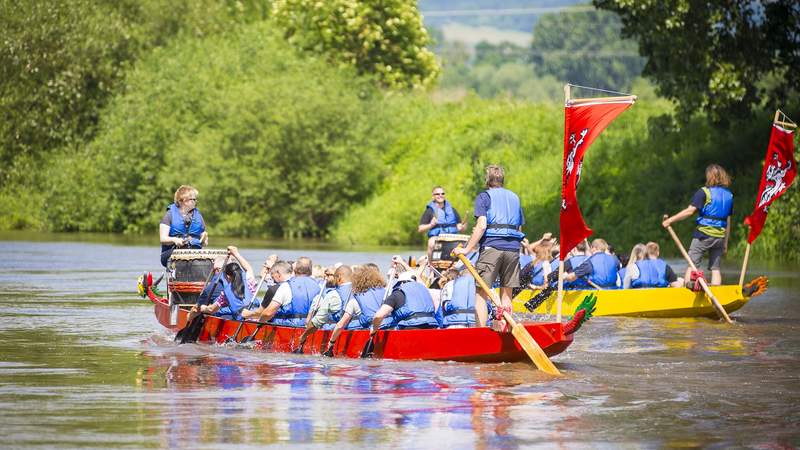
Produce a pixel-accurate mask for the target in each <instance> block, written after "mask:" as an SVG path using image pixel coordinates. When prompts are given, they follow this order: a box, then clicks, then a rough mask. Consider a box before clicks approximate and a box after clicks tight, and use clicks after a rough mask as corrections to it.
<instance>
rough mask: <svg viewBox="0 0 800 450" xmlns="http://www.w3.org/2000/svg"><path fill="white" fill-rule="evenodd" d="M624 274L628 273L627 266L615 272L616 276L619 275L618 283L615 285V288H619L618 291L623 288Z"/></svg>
mask: <svg viewBox="0 0 800 450" xmlns="http://www.w3.org/2000/svg"><path fill="white" fill-rule="evenodd" d="M626 273H628V267H627V266H626V267H623V268H622V269H619V272H617V274H618V275H619V283H617V287H618V288H620V289H622V288H624V287H625V274H626Z"/></svg>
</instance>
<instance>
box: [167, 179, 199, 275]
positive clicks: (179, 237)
mask: <svg viewBox="0 0 800 450" xmlns="http://www.w3.org/2000/svg"><path fill="white" fill-rule="evenodd" d="M158 228H159V237H160V239H161V265H162V266H164V267H167V261H169V257H170V255H172V251H173V250H175V249H176V248H203V246H205V245H208V232H207V231H206V224H205V221H203V216H202V215H201V214H200V211H199V210H198V209H197V189H195V188H193V187H192V186H187V185H182V186H181V187H179V188H178V190H177V191H175V203H172V204H170V205H169V206H167V212H166V214H164V217H163V218H162V219H161V223H160V224H159V227H158Z"/></svg>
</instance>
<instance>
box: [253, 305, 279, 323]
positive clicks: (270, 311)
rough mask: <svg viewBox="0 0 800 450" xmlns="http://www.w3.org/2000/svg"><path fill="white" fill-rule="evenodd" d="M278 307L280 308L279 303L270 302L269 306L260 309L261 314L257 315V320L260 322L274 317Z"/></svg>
mask: <svg viewBox="0 0 800 450" xmlns="http://www.w3.org/2000/svg"><path fill="white" fill-rule="evenodd" d="M279 309H281V304H280V303H278V302H270V304H269V306H267V309H265V310H263V311H261V315H260V316H259V317H258V320H259V321H261V322H264V321H270V320H272V318H273V317H275V314H277V313H278V310H279Z"/></svg>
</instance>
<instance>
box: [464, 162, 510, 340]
mask: <svg viewBox="0 0 800 450" xmlns="http://www.w3.org/2000/svg"><path fill="white" fill-rule="evenodd" d="M504 185H505V171H504V170H503V168H502V167H500V166H497V165H490V166H488V167H487V168H486V188H487V189H486V190H485V191H483V192H481V193H480V194H478V196H477V197H476V198H475V219H476V223H475V228H473V229H472V236H470V238H469V242H467V245H466V247H460V248H456V249H455V250H454V253H455V254H457V255H458V254H463V255H466V254H468V253H470V252H472V251H473V250H474V249H475V248H476V246H478V245H480V256H479V257H478V262H477V263H476V264H475V268H476V269H477V271H478V273H479V274H480V276H481V278H483V281H485V282H486V284H487V285H489V286H491V285H492V284H493V283H494V281H495V280H496V279H498V277H499V278H500V300H501V303H502V308H503V309H504V310H506V311H508V312H509V313H510V312H511V290H512V289H513V288H515V287H519V249H520V246H521V242H522V239H523V238H524V237H525V233H523V232H522V225H523V224H524V223H525V216H524V214H523V212H522V205H521V204H520V201H519V197H518V196H517V194H515V193H513V192H511V191H510V190H508V189H506V188H504V187H503V186H504ZM478 293H479V294H480V295H481V297H483V299H484V300H488V299H487V298H486V294H485V293H484V292H483V291H482V290H481V291H479V292H478ZM475 313H476V315H477V319H478V326H481V327H484V326H486V322H487V319H488V315H489V313H488V311H487V308H486V302H485V301H482V302H481V301H478V302H475ZM499 313H500V314H502V311H499ZM499 317H502V315H499Z"/></svg>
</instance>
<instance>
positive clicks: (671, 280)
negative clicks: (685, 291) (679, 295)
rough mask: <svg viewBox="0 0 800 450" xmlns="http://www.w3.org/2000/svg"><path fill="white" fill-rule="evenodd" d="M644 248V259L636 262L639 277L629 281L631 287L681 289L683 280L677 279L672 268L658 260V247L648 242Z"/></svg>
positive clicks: (659, 251) (659, 253)
mask: <svg viewBox="0 0 800 450" xmlns="http://www.w3.org/2000/svg"><path fill="white" fill-rule="evenodd" d="M645 248H646V257H645V258H643V259H642V260H641V261H638V262H636V266H637V268H638V272H639V276H638V277H637V278H635V279H633V280H632V281H631V287H633V288H646V287H682V286H683V281H684V280H683V278H681V277H678V276H677V275H676V274H675V271H674V270H672V267H670V266H669V264H667V263H666V261H664V260H663V259H661V258H660V255H661V248H660V247H659V245H658V244H657V243H655V242H648V243H647V245H646V246H645Z"/></svg>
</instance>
